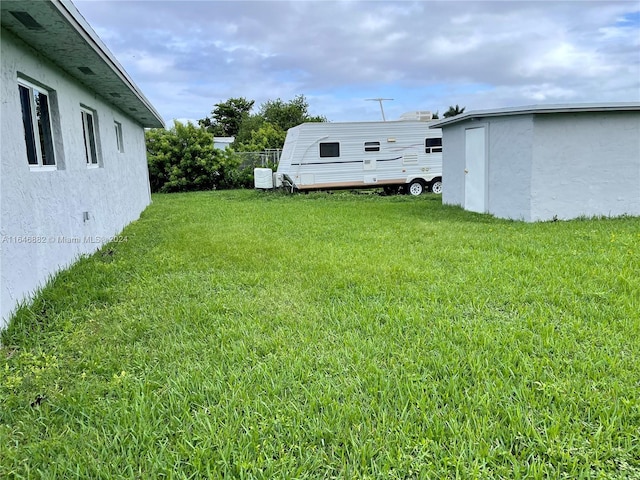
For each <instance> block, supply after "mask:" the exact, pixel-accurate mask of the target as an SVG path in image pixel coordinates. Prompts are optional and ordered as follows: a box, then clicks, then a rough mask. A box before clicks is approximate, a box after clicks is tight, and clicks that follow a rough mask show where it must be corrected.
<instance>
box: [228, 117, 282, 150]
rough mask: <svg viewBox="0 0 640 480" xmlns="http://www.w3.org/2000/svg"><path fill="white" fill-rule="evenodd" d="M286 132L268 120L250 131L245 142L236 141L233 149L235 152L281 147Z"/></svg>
mask: <svg viewBox="0 0 640 480" xmlns="http://www.w3.org/2000/svg"><path fill="white" fill-rule="evenodd" d="M286 136H287V132H285V131H284V130H282V129H281V128H280V127H279V126H277V125H273V124H272V123H269V122H263V123H262V125H261V126H260V127H259V128H258V129H257V130H253V131H252V132H251V136H250V138H249V140H248V141H247V142H246V143H238V144H236V145H235V147H234V150H235V151H237V152H262V151H264V150H269V149H274V148H282V146H283V145H284V140H285V138H286Z"/></svg>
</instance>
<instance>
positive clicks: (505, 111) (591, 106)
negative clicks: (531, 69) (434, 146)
mask: <svg viewBox="0 0 640 480" xmlns="http://www.w3.org/2000/svg"><path fill="white" fill-rule="evenodd" d="M628 111H632V112H633V111H637V112H640V102H610V103H576V104H547V105H544V104H543V105H525V106H518V107H506V108H496V109H489V110H473V111H470V112H465V113H462V114H460V115H456V116H455V117H449V118H444V119H442V120H436V121H435V122H434V123H431V124H430V125H429V128H441V127H442V126H443V125H451V124H453V123H458V122H463V121H465V120H470V119H473V118H484V117H498V116H510V115H529V114H546V113H579V112H628Z"/></svg>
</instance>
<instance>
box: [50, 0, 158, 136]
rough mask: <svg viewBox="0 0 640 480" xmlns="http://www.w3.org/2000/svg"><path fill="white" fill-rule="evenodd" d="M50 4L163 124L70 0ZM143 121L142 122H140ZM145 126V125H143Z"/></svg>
mask: <svg viewBox="0 0 640 480" xmlns="http://www.w3.org/2000/svg"><path fill="white" fill-rule="evenodd" d="M49 1H50V2H51V4H52V5H53V6H54V7H55V8H56V9H57V10H58V11H59V12H60V14H61V15H63V16H64V17H65V18H66V19H67V21H68V22H69V24H70V25H72V26H73V28H75V30H76V31H77V32H78V33H79V34H80V35H81V36H82V37H83V38H84V39H85V41H86V42H87V44H88V45H90V46H91V48H92V49H93V50H94V52H96V54H97V55H98V56H99V57H100V58H101V59H102V60H103V61H104V62H105V63H106V64H107V65H108V66H109V68H111V70H112V71H113V72H114V73H115V74H116V75H117V76H118V77H119V78H120V79H121V80H122V82H123V83H124V84H126V85H127V87H129V89H130V90H131V91H132V92H133V94H134V95H135V96H136V97H137V98H138V100H140V102H141V103H142V104H143V105H144V106H145V108H146V109H147V110H148V111H149V113H150V114H151V115H152V116H153V117H154V118H155V119H156V120H157V121H158V123H160V125H161V126H162V127H164V126H165V123H164V120H163V119H162V117H161V116H160V114H159V113H158V111H157V110H156V109H155V107H154V106H153V105H152V104H151V102H150V101H149V100H148V99H147V97H145V95H144V94H143V93H142V91H141V90H140V88H138V86H137V85H136V84H135V82H134V81H133V80H132V79H131V77H129V74H128V73H127V72H126V71H125V69H124V67H123V66H122V65H121V64H120V62H118V60H117V59H116V58H115V56H114V55H113V54H112V53H111V52H110V51H109V49H108V48H107V46H106V45H105V44H104V42H103V41H102V40H101V39H100V37H99V36H98V34H97V33H96V32H95V30H93V28H92V27H91V25H89V22H87V20H86V19H85V18H84V17H83V16H82V14H81V13H80V11H79V10H78V9H77V8H76V6H75V5H74V4H73V3H72V2H71V0H49ZM141 123H144V122H141ZM145 126H146V125H145Z"/></svg>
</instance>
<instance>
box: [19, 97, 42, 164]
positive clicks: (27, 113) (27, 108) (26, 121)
mask: <svg viewBox="0 0 640 480" xmlns="http://www.w3.org/2000/svg"><path fill="white" fill-rule="evenodd" d="M19 88H20V103H21V105H22V124H23V125H24V141H25V144H26V146H27V161H28V162H29V165H38V154H37V153H36V139H35V135H34V131H33V117H32V116H31V93H30V92H29V89H28V88H27V87H23V86H22V85H19Z"/></svg>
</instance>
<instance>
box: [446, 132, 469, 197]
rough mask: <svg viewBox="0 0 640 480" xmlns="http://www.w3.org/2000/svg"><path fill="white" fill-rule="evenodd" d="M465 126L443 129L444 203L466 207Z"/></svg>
mask: <svg viewBox="0 0 640 480" xmlns="http://www.w3.org/2000/svg"><path fill="white" fill-rule="evenodd" d="M464 131H465V124H464V123H463V124H455V125H451V126H445V127H444V128H443V129H442V145H443V147H442V203H444V204H446V205H459V206H463V205H464V166H465V158H464V156H465V145H464V142H465V135H464Z"/></svg>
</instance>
